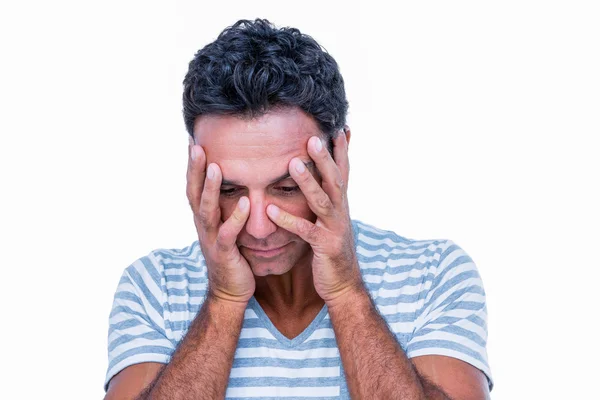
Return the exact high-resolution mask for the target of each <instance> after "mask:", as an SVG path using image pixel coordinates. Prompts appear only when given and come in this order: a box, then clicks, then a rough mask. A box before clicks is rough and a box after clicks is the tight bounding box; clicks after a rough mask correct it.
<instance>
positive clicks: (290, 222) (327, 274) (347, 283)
mask: <svg viewBox="0 0 600 400" xmlns="http://www.w3.org/2000/svg"><path fill="white" fill-rule="evenodd" d="M333 143H334V148H333V154H334V158H335V161H334V159H333V158H332V157H331V155H330V154H329V152H328V151H327V149H326V148H325V146H324V145H323V142H322V141H321V139H320V138H318V137H316V136H313V137H312V138H310V140H309V141H308V154H309V156H310V157H311V158H312V159H313V160H314V162H315V166H316V168H317V169H318V170H319V172H320V174H321V177H322V183H321V185H319V183H318V182H317V180H316V179H315V178H314V177H313V175H312V174H311V173H310V172H309V171H308V170H307V169H306V166H305V165H304V163H303V162H302V161H301V160H300V159H299V158H293V159H292V160H291V161H290V164H289V172H290V175H291V177H292V178H293V179H294V180H295V181H296V183H297V184H298V186H299V187H300V189H301V190H302V192H303V193H304V196H305V197H306V199H307V201H308V205H309V207H310V208H311V210H312V211H313V212H314V213H315V214H316V216H317V221H316V222H315V223H312V222H310V221H308V220H306V219H304V218H300V217H297V216H295V215H292V214H290V213H288V212H286V211H284V210H282V209H281V208H279V207H277V206H275V205H274V204H270V205H269V206H268V207H267V214H268V215H269V218H271V220H272V221H273V222H274V223H275V224H277V225H278V226H280V227H282V228H283V229H285V230H287V231H289V232H292V233H294V234H296V235H298V236H299V237H300V238H302V239H303V240H305V241H306V242H307V243H309V244H310V245H311V247H312V250H313V253H314V255H313V261H312V272H313V280H314V284H315V289H316V290H317V293H318V294H319V296H321V298H322V299H323V300H325V302H326V303H327V304H330V303H332V302H334V301H335V299H338V298H340V297H341V296H343V295H345V294H346V293H348V292H350V291H352V290H355V289H358V288H360V287H361V285H362V278H361V274H360V270H359V266H358V261H357V258H356V251H355V248H354V237H353V233H352V222H351V219H350V212H349V208H348V198H347V182H348V176H349V162H348V142H347V140H346V135H345V134H344V133H343V132H342V133H339V134H338V135H337V137H336V138H335V139H334V140H333Z"/></svg>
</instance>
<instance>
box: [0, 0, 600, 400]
mask: <svg viewBox="0 0 600 400" xmlns="http://www.w3.org/2000/svg"><path fill="white" fill-rule="evenodd" d="M7 3H8V2H7ZM391 3H392V2H389V3H388V2H379V1H365V2H363V3H362V4H358V3H356V4H353V3H350V2H336V3H334V2H329V1H323V0H319V1H301V2H280V1H273V2H266V1H263V2H257V1H222V2H201V1H176V2H175V1H173V2H164V1H161V2H159V1H102V2H100V1H97V2H83V1H78V2H76V1H72V2H65V1H52V2H44V1H34V2H25V1H23V2H12V3H8V4H5V3H4V2H3V3H2V6H1V8H0V40H1V41H2V43H1V47H0V59H1V62H0V68H1V73H0V84H1V89H0V96H1V97H0V102H1V103H0V106H1V108H0V113H1V117H0V133H1V143H0V163H1V165H0V167H1V169H0V171H1V172H0V173H1V174H2V180H1V190H2V195H1V197H0V198H1V202H2V204H1V207H0V212H1V215H0V217H1V219H0V229H1V232H0V234H1V242H0V243H1V249H2V252H1V254H2V258H1V260H2V266H1V268H2V278H0V279H1V282H2V289H1V290H0V295H1V296H2V304H3V315H2V316H3V318H2V329H1V331H0V335H2V344H3V351H2V365H3V371H4V372H2V375H3V376H2V381H3V384H2V392H3V397H4V398H11V399H13V398H14V399H17V398H27V399H37V398H61V399H92V398H101V397H102V396H103V389H102V385H103V380H104V374H105V370H106V367H107V356H106V340H107V339H106V336H107V329H108V314H109V312H110V307H111V302H112V296H113V294H114V290H115V288H116V286H117V282H118V280H119V277H120V275H121V273H122V271H123V269H124V268H125V267H127V266H128V265H129V264H130V263H131V262H133V261H134V260H135V259H137V258H139V257H141V256H143V255H146V254H147V253H148V252H150V251H151V250H153V249H155V248H159V247H163V248H180V247H184V246H186V245H188V244H190V243H191V242H192V241H194V240H196V236H195V234H196V232H195V228H194V225H193V222H192V218H191V213H190V211H189V208H188V204H187V199H186V196H185V169H186V162H187V134H186V132H185V129H184V124H183V119H182V116H181V89H182V86H181V81H182V79H183V77H184V74H185V72H186V69H187V64H188V62H189V61H190V60H191V59H192V57H193V55H194V53H195V52H196V51H197V50H198V49H200V48H201V47H203V46H204V45H206V44H207V43H209V42H210V41H212V40H214V39H215V38H216V36H217V35H218V34H219V32H221V30H222V29H223V28H225V27H226V26H229V25H231V24H233V23H234V22H235V21H237V20H238V19H240V18H249V19H253V18H255V17H263V18H267V19H270V20H271V21H272V22H274V23H275V24H277V25H278V26H294V27H297V28H299V29H300V30H301V31H302V32H304V33H308V34H310V35H311V36H313V37H314V38H315V39H316V40H317V41H319V42H320V43H321V44H322V45H323V46H324V47H325V48H326V49H327V50H328V51H329V52H330V53H331V54H332V55H333V57H334V58H335V59H336V60H337V61H338V63H339V65H340V67H341V71H342V74H343V76H344V79H345V81H346V89H347V94H348V99H349V101H350V113H349V117H348V122H349V124H350V126H351V128H352V133H353V136H352V142H351V145H350V158H351V165H352V171H351V181H350V205H351V209H352V216H353V217H354V218H358V219H360V220H363V221H365V222H367V223H370V224H373V225H376V226H378V227H381V228H386V229H391V230H394V231H396V232H397V233H399V234H400V235H403V236H406V237H410V238H415V239H433V238H449V239H452V240H454V241H455V242H457V243H458V244H459V245H460V246H462V247H463V248H464V249H465V250H466V251H467V252H468V253H469V254H470V255H471V257H472V258H473V259H474V260H475V262H476V264H477V265H478V267H479V270H480V273H481V275H482V277H483V281H484V284H485V289H486V292H487V295H488V311H489V346H488V351H489V359H490V363H491V367H492V373H493V377H494V379H495V383H496V387H495V389H494V391H493V392H492V398H494V399H497V400H500V399H532V398H536V399H542V398H545V399H548V398H552V399H554V398H556V399H565V398H569V399H576V398H589V396H586V394H589V393H593V392H596V390H594V389H593V387H595V386H597V376H596V375H597V372H598V366H597V365H596V364H595V359H597V358H598V357H599V356H600V354H599V351H598V347H599V346H598V342H597V339H598V328H597V326H598V324H597V323H598V300H597V295H596V293H598V291H599V289H598V278H599V277H600V275H599V274H598V268H599V267H600V263H599V262H598V249H599V245H598V243H599V239H600V237H599V235H598V226H599V225H600V215H599V211H598V205H599V204H600V196H599V194H598V189H599V183H598V182H599V178H598V171H600V162H599V157H598V150H599V148H600V146H599V145H598V142H597V140H598V134H599V133H600V79H599V77H600V73H599V71H600V52H599V50H600V28H599V27H600V24H599V23H598V21H599V20H600V13H599V9H598V5H597V3H596V2H591V1H590V2H580V1H563V2H558V1H538V2H533V1H503V2H493V3H492V2H482V1H455V2H447V1H439V2H436V1H428V2H414V4H413V2H411V3H410V4H405V3H400V4H398V5H396V6H392V5H390V4H391Z"/></svg>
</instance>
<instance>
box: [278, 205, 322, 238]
mask: <svg viewBox="0 0 600 400" xmlns="http://www.w3.org/2000/svg"><path fill="white" fill-rule="evenodd" d="M267 215H268V216H269V218H270V219H271V221H273V222H274V223H275V224H277V225H278V226H280V227H282V228H283V229H285V230H286V231H289V232H292V233H294V234H296V235H298V236H299V237H300V238H302V239H303V240H304V241H305V242H307V243H309V244H310V245H312V246H318V245H321V244H322V243H323V241H324V240H325V236H324V234H323V231H322V228H320V227H318V226H317V225H315V224H313V223H312V222H310V221H307V220H305V219H304V218H300V217H296V216H295V215H292V214H290V213H288V212H286V211H284V210H282V209H281V208H279V207H277V206H276V205H275V204H269V205H268V206H267Z"/></svg>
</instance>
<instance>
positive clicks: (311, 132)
mask: <svg viewBox="0 0 600 400" xmlns="http://www.w3.org/2000/svg"><path fill="white" fill-rule="evenodd" d="M315 135H317V136H322V135H321V134H320V131H319V128H318V125H317V123H316V121H315V120H314V119H313V118H312V117H310V116H309V115H308V114H306V113H304V112H303V111H302V110H300V109H299V108H287V109H283V110H277V111H272V112H269V113H267V114H265V115H263V116H261V117H259V118H256V119H252V120H244V119H241V118H239V117H236V116H221V115H206V116H201V117H199V118H197V119H196V122H195V124H194V138H195V139H196V143H197V144H199V145H201V146H202V147H203V148H204V150H205V152H206V158H207V162H208V163H211V162H215V163H217V164H219V167H221V170H222V171H223V177H224V178H226V179H236V180H239V178H242V179H244V178H246V179H247V178H248V177H244V176H242V175H244V172H245V173H246V174H247V173H248V172H250V171H251V172H252V174H253V178H261V177H263V178H265V179H269V178H270V177H273V176H277V175H281V174H282V173H285V171H287V166H288V163H289V161H290V160H291V159H292V158H293V157H300V158H301V159H302V160H304V161H309V160H310V158H309V157H308V153H307V150H306V145H307V142H308V139H310V137H312V136H315ZM246 179H244V180H246Z"/></svg>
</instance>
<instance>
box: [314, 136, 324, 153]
mask: <svg viewBox="0 0 600 400" xmlns="http://www.w3.org/2000/svg"><path fill="white" fill-rule="evenodd" d="M313 141H314V146H315V151H316V152H317V153H318V152H320V151H321V149H322V148H323V143H322V142H321V139H319V138H317V139H316V140H314V139H313Z"/></svg>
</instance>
